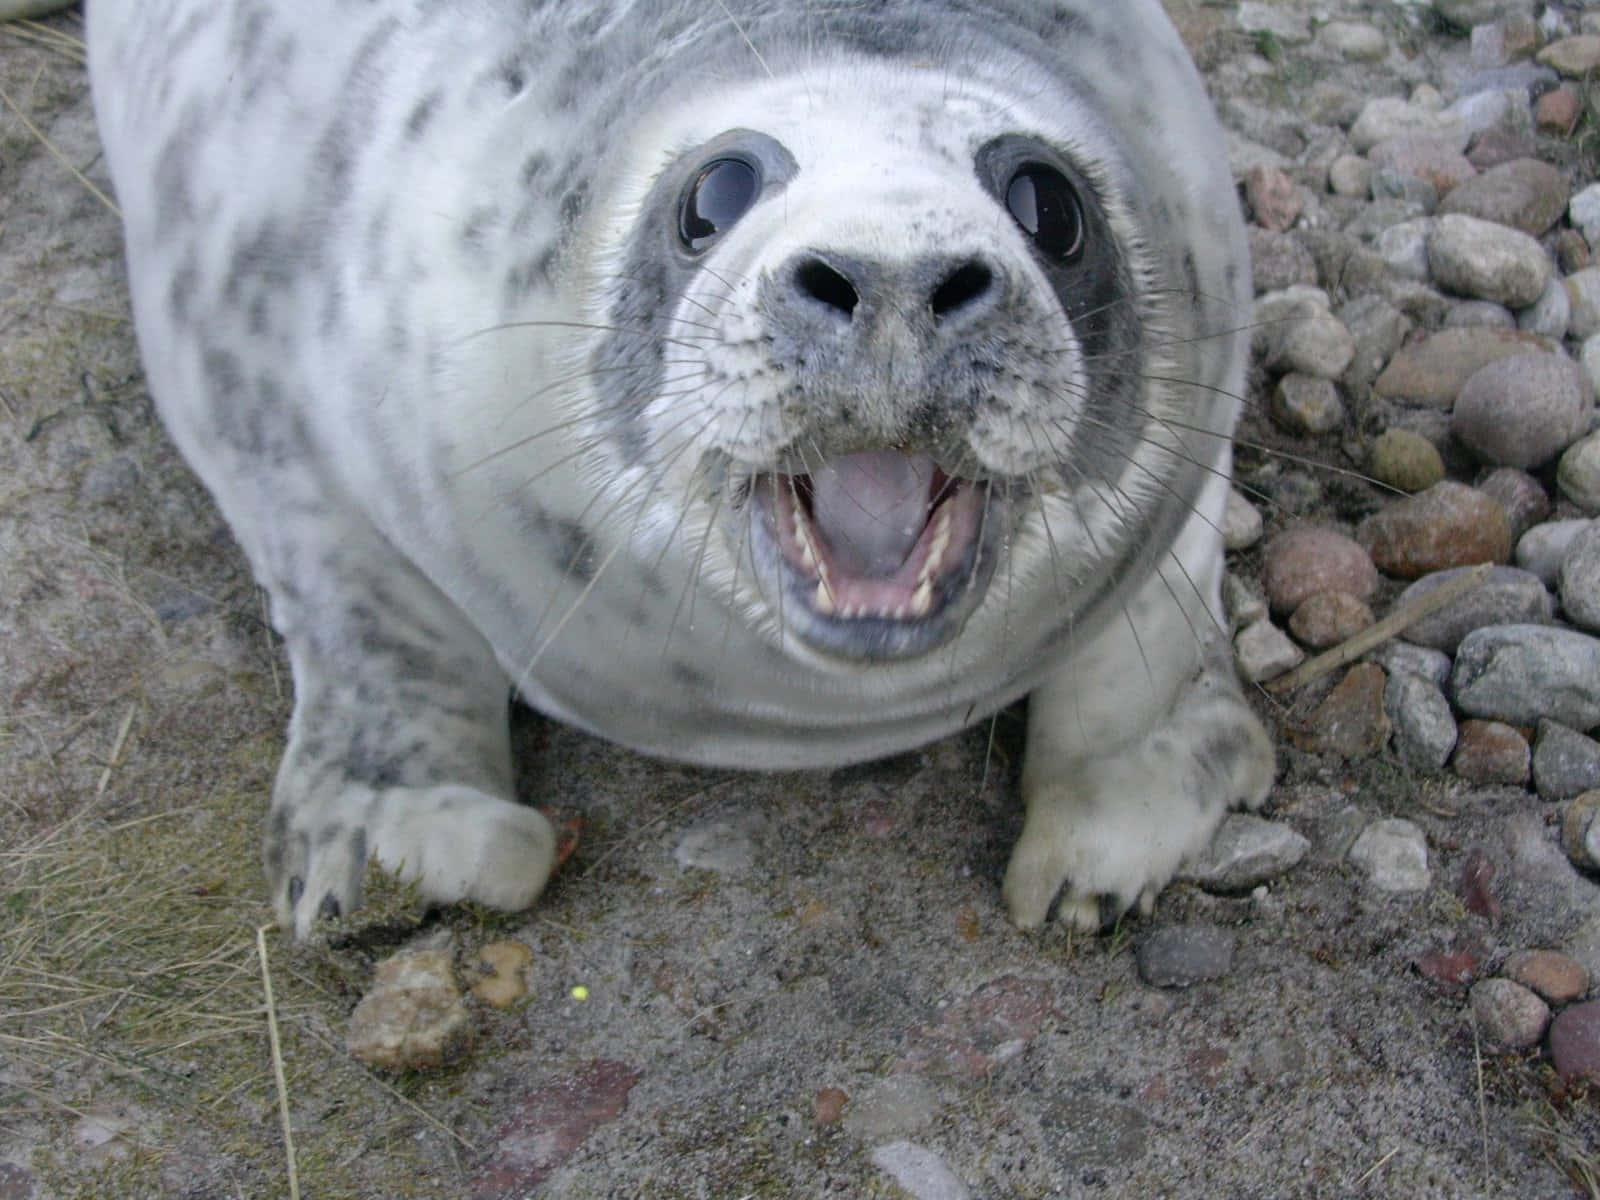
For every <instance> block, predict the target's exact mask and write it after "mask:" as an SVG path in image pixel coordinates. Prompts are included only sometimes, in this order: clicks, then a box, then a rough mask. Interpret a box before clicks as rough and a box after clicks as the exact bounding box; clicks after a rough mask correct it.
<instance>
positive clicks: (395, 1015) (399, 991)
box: [345, 950, 472, 1071]
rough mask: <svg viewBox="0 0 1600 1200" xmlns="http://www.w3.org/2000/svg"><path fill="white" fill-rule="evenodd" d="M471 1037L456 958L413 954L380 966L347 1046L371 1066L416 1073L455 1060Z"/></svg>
mask: <svg viewBox="0 0 1600 1200" xmlns="http://www.w3.org/2000/svg"><path fill="white" fill-rule="evenodd" d="M471 1033H472V1025H471V1020H470V1018H469V1017H468V1015H467V1007H466V1005H465V1004H463V1003H462V1001H461V992H460V990H459V989H458V988H457V987H456V978H455V972H454V971H453V970H452V969H451V965H450V955H449V954H448V953H447V952H446V951H443V950H412V951H406V952H403V953H400V954H396V955H395V956H394V957H393V958H389V959H385V960H384V961H383V962H381V963H379V964H378V967H377V970H376V971H375V972H374V976H373V984H372V990H371V991H370V992H368V993H367V994H366V996H364V997H362V1000H361V1003H360V1004H358V1005H356V1007H355V1011H354V1012H352V1013H351V1014H350V1028H349V1031H348V1032H347V1034H346V1036H345V1046H346V1048H347V1049H348V1050H349V1051H350V1053H351V1054H352V1055H354V1056H355V1057H356V1058H358V1059H360V1060H361V1061H362V1062H364V1063H366V1064H368V1065H369V1066H374V1067H381V1068H383V1069H385V1070H389V1071H415V1070H422V1069H427V1068H433V1067H439V1066H442V1065H444V1064H445V1063H446V1062H448V1061H450V1060H451V1059H453V1058H455V1057H456V1056H457V1055H458V1054H459V1053H460V1052H461V1051H462V1050H463V1049H464V1048H465V1046H466V1044H467V1041H468V1040H469V1038H470V1036H471Z"/></svg>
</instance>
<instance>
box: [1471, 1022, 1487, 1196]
mask: <svg viewBox="0 0 1600 1200" xmlns="http://www.w3.org/2000/svg"><path fill="white" fill-rule="evenodd" d="M1469 1020H1470V1021H1471V1023H1472V1069H1473V1072H1474V1073H1475V1074H1476V1075H1477V1077H1478V1139H1479V1141H1480V1142H1481V1143H1482V1145H1483V1186H1484V1189H1485V1191H1487V1189H1488V1187H1489V1108H1488V1105H1487V1104H1486V1103H1485V1102H1484V1098H1483V1043H1482V1042H1481V1041H1480V1040H1479V1038H1478V1018H1477V1016H1476V1015H1472V1014H1469Z"/></svg>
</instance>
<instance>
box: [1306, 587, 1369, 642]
mask: <svg viewBox="0 0 1600 1200" xmlns="http://www.w3.org/2000/svg"><path fill="white" fill-rule="evenodd" d="M1372 621H1373V617H1372V610H1371V609H1370V608H1368V607H1367V606H1366V605H1365V604H1363V603H1362V602H1361V601H1360V600H1357V599H1356V598H1355V597H1354V596H1352V595H1350V594H1349V593H1348V592H1314V593H1312V594H1311V595H1310V596H1307V597H1306V599H1305V601H1304V602H1303V603H1302V604H1301V605H1300V607H1299V608H1297V609H1295V610H1294V615H1293V616H1291V617H1290V618H1289V632H1290V633H1292V634H1293V635H1294V636H1295V639H1296V640H1297V641H1298V642H1299V643H1300V644H1301V645H1302V646H1310V647H1311V648H1312V649H1313V650H1326V649H1327V648H1328V647H1330V646H1337V645H1338V644H1339V643H1340V642H1344V641H1348V640H1349V639H1350V638H1352V637H1354V636H1355V635H1356V634H1358V633H1360V632H1361V631H1362V630H1363V629H1365V628H1367V626H1369V625H1371V624H1372Z"/></svg>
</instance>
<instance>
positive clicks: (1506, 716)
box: [1450, 625, 1600, 730]
mask: <svg viewBox="0 0 1600 1200" xmlns="http://www.w3.org/2000/svg"><path fill="white" fill-rule="evenodd" d="M1450 692H1451V696H1452V697H1453V698H1454V700H1455V702H1456V706H1457V707H1458V708H1460V709H1461V711H1463V712H1465V713H1468V714H1470V715H1472V716H1475V717H1486V718H1490V719H1492V720H1497V721H1505V722H1507V723H1509V724H1513V725H1534V724H1537V723H1538V722H1539V721H1541V720H1544V719H1546V718H1549V719H1550V720H1553V721H1559V722H1561V724H1563V725H1567V726H1569V727H1571V728H1573V729H1578V730H1589V729H1593V728H1594V727H1595V726H1596V725H1600V639H1597V638H1592V637H1590V636H1588V635H1587V634H1583V633H1578V632H1577V631H1575V630H1571V629H1559V628H1555V627H1553V626H1549V625H1492V626H1489V627H1488V628H1486V629H1475V630H1473V631H1472V632H1471V633H1469V634H1467V636H1466V637H1465V638H1463V639H1462V641H1461V645H1460V646H1459V647H1458V648H1457V650H1456V663H1455V669H1454V671H1452V672H1451V677H1450Z"/></svg>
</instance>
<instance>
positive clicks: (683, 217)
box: [678, 158, 761, 250]
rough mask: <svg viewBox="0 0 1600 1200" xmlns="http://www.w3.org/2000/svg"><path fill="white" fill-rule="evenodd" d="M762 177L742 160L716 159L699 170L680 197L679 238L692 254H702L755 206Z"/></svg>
mask: <svg viewBox="0 0 1600 1200" xmlns="http://www.w3.org/2000/svg"><path fill="white" fill-rule="evenodd" d="M760 190H761V176H760V175H759V174H758V173H757V171H756V169H755V167H753V166H751V165H750V164H749V163H747V162H746V161H745V160H744V159H742V158H718V159H715V160H713V161H711V162H709V163H707V164H706V165H705V166H703V167H701V168H700V174H698V175H696V176H695V179H694V184H693V185H692V186H691V187H690V188H689V190H688V192H687V193H686V194H685V195H684V197H683V209H682V211H681V212H680V213H679V216H678V236H679V237H681V238H682V239H683V244H684V245H685V246H687V247H689V249H691V250H704V249H705V248H706V247H707V246H709V245H710V244H711V243H712V241H713V240H715V238H716V237H717V235H718V234H721V233H726V232H727V230H728V229H729V228H730V227H731V226H732V225H733V223H734V222H735V221H737V220H738V219H739V218H740V217H742V216H744V214H745V213H746V212H748V211H749V210H750V206H751V205H752V204H754V203H755V202H756V194H757V193H758V192H759V191H760Z"/></svg>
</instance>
